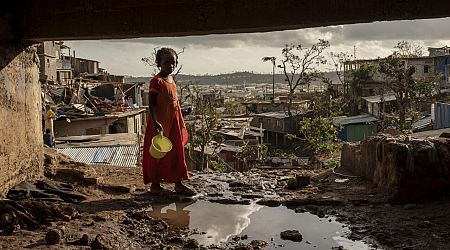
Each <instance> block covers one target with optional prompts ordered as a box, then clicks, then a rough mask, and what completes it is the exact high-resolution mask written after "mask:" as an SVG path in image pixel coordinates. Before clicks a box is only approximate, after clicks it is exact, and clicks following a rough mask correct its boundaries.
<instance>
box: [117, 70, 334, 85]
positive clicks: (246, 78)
mask: <svg viewBox="0 0 450 250" xmlns="http://www.w3.org/2000/svg"><path fill="white" fill-rule="evenodd" d="M325 76H326V77H327V78H329V79H330V80H332V81H333V82H336V81H338V78H337V76H336V73H335V72H325ZM150 79H151V77H125V82H149V81H150ZM284 79H285V77H284V75H282V74H276V75H275V82H279V83H280V82H284ZM176 81H177V82H178V83H181V82H193V83H196V82H198V84H202V85H203V84H208V85H211V84H219V85H227V84H228V85H240V84H244V83H256V84H259V83H272V74H256V73H251V72H236V73H230V74H220V75H183V74H179V75H177V78H176Z"/></svg>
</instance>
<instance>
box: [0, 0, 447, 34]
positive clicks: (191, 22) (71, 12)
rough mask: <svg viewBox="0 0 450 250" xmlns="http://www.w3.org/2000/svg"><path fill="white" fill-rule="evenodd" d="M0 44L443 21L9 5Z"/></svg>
mask: <svg viewBox="0 0 450 250" xmlns="http://www.w3.org/2000/svg"><path fill="white" fill-rule="evenodd" d="M5 2H7V3H2V5H3V6H2V8H1V10H0V41H16V42H17V41H21V40H30V41H44V40H60V39H61V40H77V39H120V38H135V37H164V36H187V35H205V34H223V33H243V32H265V31H276V30H288V29H299V28H308V27H318V26H329V25H339V24H352V23H365V22H374V21H389V20H407V19H427V18H440V17H449V16H450V1H448V0H434V1H427V0H165V1H164V0H160V1H153V0H148V1H143V0H127V1H123V0H109V1H101V0H77V1H55V0H16V1H5Z"/></svg>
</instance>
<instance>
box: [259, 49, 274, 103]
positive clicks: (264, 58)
mask: <svg viewBox="0 0 450 250" xmlns="http://www.w3.org/2000/svg"><path fill="white" fill-rule="evenodd" d="M262 60H263V62H268V61H271V62H272V102H275V66H276V65H275V61H276V58H275V57H274V56H265V57H263V58H262Z"/></svg>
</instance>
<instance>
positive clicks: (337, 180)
mask: <svg viewBox="0 0 450 250" xmlns="http://www.w3.org/2000/svg"><path fill="white" fill-rule="evenodd" d="M349 181H350V179H335V180H334V182H336V183H347V182H349Z"/></svg>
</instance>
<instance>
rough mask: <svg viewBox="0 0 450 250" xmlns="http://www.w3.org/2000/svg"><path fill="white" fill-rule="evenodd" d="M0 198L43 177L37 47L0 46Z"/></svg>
mask: <svg viewBox="0 0 450 250" xmlns="http://www.w3.org/2000/svg"><path fill="white" fill-rule="evenodd" d="M0 51H1V57H0V131H2V133H0V173H1V174H0V197H2V196H3V195H4V194H5V192H7V191H8V190H9V189H10V188H11V187H12V186H14V185H16V184H18V183H19V182H21V181H23V180H25V179H34V178H38V177H40V176H42V175H43V172H44V171H43V150H42V144H43V139H42V138H43V134H42V125H41V88H40V84H39V68H38V67H39V66H38V65H39V59H38V56H37V54H36V49H35V48H34V47H33V46H28V44H27V45H23V44H21V45H17V44H6V43H0Z"/></svg>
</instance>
